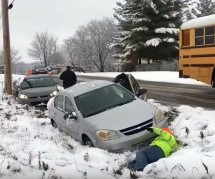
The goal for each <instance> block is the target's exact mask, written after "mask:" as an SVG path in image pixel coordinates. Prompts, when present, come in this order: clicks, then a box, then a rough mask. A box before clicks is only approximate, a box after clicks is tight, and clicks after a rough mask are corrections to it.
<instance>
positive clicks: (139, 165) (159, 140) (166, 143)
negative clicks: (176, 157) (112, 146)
mask: <svg viewBox="0 0 215 179" xmlns="http://www.w3.org/2000/svg"><path fill="white" fill-rule="evenodd" d="M147 130H148V131H149V132H154V133H156V134H157V135H158V137H156V138H155V139H154V140H153V141H152V142H151V144H150V145H149V146H147V147H144V148H142V149H140V150H138V151H137V153H136V158H135V160H134V161H131V162H130V163H129V164H128V168H129V169H130V170H134V171H143V170H144V168H145V167H146V165H148V164H150V163H153V162H156V161H158V160H159V159H160V158H165V157H168V156H170V155H171V154H172V152H174V151H175V150H176V148H177V143H176V139H175V137H174V135H173V132H172V131H171V130H170V129H169V128H162V129H160V128H148V129H147Z"/></svg>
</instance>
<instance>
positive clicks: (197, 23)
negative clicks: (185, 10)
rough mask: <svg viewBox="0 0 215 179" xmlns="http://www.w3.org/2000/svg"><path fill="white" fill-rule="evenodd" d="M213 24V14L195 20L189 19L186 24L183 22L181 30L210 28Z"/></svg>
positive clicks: (214, 20)
mask: <svg viewBox="0 0 215 179" xmlns="http://www.w3.org/2000/svg"><path fill="white" fill-rule="evenodd" d="M214 24H215V14H212V15H209V16H204V17H199V18H196V19H191V20H189V21H187V22H184V23H183V24H182V25H181V29H182V30H186V29H191V28H197V27H203V26H210V25H214Z"/></svg>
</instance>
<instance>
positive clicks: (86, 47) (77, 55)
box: [0, 0, 215, 72]
mask: <svg viewBox="0 0 215 179" xmlns="http://www.w3.org/2000/svg"><path fill="white" fill-rule="evenodd" d="M191 5H192V6H191ZM214 13H215V2H214V0H198V1H196V0H162V1H158V0H125V1H124V2H123V3H122V2H117V8H116V9H115V13H114V18H103V19H101V20H92V21H90V22H89V23H87V24H86V25H82V26H80V27H79V28H78V29H77V30H76V32H75V34H74V35H72V36H70V37H68V38H67V39H64V41H63V44H62V45H59V44H58V39H57V37H55V36H54V35H52V34H49V33H48V32H40V33H39V32H36V33H35V35H34V37H33V40H32V42H31V44H30V47H29V49H28V55H29V56H30V57H31V58H33V59H35V60H38V61H39V62H41V63H42V64H43V65H44V66H48V65H51V64H62V63H67V64H70V65H76V66H82V67H83V68H84V69H85V70H86V71H100V72H104V71H116V70H120V69H122V70H123V71H132V70H134V69H135V66H136V65H138V64H141V63H160V62H162V61H173V60H178V53H179V52H178V46H179V44H178V41H179V29H180V26H181V24H182V23H183V22H184V21H187V20H190V19H193V18H196V17H202V16H207V15H211V14H214ZM11 58H12V62H13V65H14V64H16V63H18V62H19V59H20V56H19V55H18V51H17V50H15V49H13V50H11ZM0 60H2V53H0Z"/></svg>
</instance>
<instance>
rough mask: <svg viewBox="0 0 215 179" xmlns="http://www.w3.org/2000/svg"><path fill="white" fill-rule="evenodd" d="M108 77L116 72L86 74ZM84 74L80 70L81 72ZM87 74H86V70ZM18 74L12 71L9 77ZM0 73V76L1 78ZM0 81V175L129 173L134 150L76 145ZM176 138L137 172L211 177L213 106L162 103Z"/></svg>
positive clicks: (154, 75) (170, 76)
mask: <svg viewBox="0 0 215 179" xmlns="http://www.w3.org/2000/svg"><path fill="white" fill-rule="evenodd" d="M98 74H99V75H100V76H109V77H113V76H115V75H116V74H117V73H93V74H91V75H98ZM132 74H133V75H134V76H135V78H138V79H143V80H146V79H147V80H150V81H153V79H154V81H165V82H168V80H169V82H170V83H171V82H174V83H176V82H177V83H179V82H180V83H186V84H193V85H204V84H201V83H199V82H197V81H194V80H190V79H178V78H177V76H178V75H177V74H176V72H142V73H141V72H132ZM85 75H86V74H85ZM87 75H89V74H87ZM22 77H23V76H18V75H13V80H17V79H20V78H22ZM3 81H4V78H3V75H0V82H3ZM2 89H3V88H2V85H0V94H1V96H0V136H1V143H0V177H1V178H3V179H8V178H14V179H15V178H16V179H19V178H21V179H31V178H33V179H34V178H35V179H36V178H42V179H43V178H44V179H46V178H47V179H48V178H50V179H60V178H62V179H63V178H87V179H88V178H89V179H90V178H92V179H94V178H110V179H111V178H121V179H124V178H130V177H131V176H130V175H131V174H132V173H130V171H129V169H128V168H127V167H126V166H127V160H128V159H129V158H132V157H134V156H135V154H134V153H130V152H126V153H122V154H114V153H109V152H107V151H105V150H101V149H97V148H89V147H87V146H82V145H81V144H80V143H79V142H77V141H75V140H74V139H72V138H71V137H69V136H67V135H65V134H64V133H62V132H59V131H58V129H55V128H52V126H51V124H50V120H49V118H48V117H47V111H46V110H45V111H41V110H38V109H36V108H33V107H28V106H25V105H20V104H17V102H16V101H15V100H14V98H13V97H11V96H6V95H5V94H4V93H3V92H2ZM149 102H150V103H152V104H154V105H156V106H157V107H159V108H160V109H161V110H162V111H163V112H165V113H166V115H167V116H168V117H169V119H170V121H172V122H171V125H170V127H171V128H172V130H173V131H174V133H175V136H176V138H177V141H178V144H179V145H178V146H179V147H178V150H177V151H176V152H175V153H173V154H172V155H171V156H170V157H168V158H163V159H160V160H159V161H157V162H155V163H152V164H149V165H147V166H146V168H145V169H144V171H143V172H136V173H135V174H136V175H138V176H139V177H140V178H144V179H148V178H167V179H168V178H169V179H171V178H180V179H181V178H182V179H187V178H195V179H198V178H199V179H201V178H214V175H215V167H214V162H215V125H214V116H215V111H214V110H211V111H210V110H206V109H203V108H200V107H196V108H193V107H190V106H185V105H182V106H179V107H177V108H176V107H174V106H163V105H161V104H159V103H157V102H156V101H155V100H153V99H149Z"/></svg>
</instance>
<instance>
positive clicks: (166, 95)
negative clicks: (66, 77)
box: [54, 75, 215, 110]
mask: <svg viewBox="0 0 215 179" xmlns="http://www.w3.org/2000/svg"><path fill="white" fill-rule="evenodd" d="M54 79H55V81H58V82H60V81H59V78H58V77H54ZM93 79H103V80H112V78H107V77H93V76H81V75H78V81H79V82H81V81H89V80H93ZM138 82H139V84H140V86H142V87H143V88H145V89H147V90H148V92H147V96H148V99H154V100H156V101H158V102H159V103H161V104H164V105H172V106H179V105H189V106H192V107H202V108H207V109H213V110H214V109H215V89H214V88H212V87H210V86H200V85H187V84H176V83H166V82H152V81H141V80H138ZM60 83H61V82H60Z"/></svg>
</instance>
